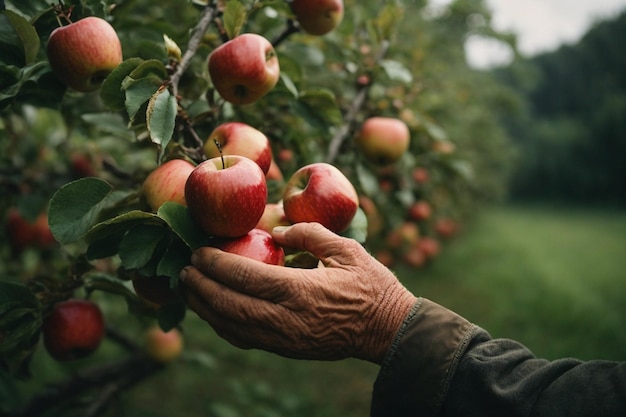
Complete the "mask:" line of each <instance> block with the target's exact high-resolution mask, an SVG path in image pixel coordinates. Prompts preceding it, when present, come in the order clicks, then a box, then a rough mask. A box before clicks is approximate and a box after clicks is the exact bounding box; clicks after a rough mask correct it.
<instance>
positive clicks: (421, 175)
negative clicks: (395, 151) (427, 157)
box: [411, 167, 430, 184]
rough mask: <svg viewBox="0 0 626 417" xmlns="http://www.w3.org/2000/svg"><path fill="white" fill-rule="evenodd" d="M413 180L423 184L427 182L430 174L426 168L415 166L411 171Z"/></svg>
mask: <svg viewBox="0 0 626 417" xmlns="http://www.w3.org/2000/svg"><path fill="white" fill-rule="evenodd" d="M411 176H412V177H413V180H415V182H416V183H418V184H425V183H427V182H428V180H429V178H430V175H429V173H428V170H427V169H426V168H421V167H417V168H415V169H414V170H413V171H412V172H411Z"/></svg>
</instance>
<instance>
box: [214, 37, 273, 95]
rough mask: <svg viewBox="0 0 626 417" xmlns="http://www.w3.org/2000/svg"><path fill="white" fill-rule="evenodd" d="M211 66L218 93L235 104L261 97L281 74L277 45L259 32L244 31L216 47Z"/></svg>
mask: <svg viewBox="0 0 626 417" xmlns="http://www.w3.org/2000/svg"><path fill="white" fill-rule="evenodd" d="M208 68H209V75H210V76H211V81H212V82H213V85H214V86H215V89H216V90H217V92H218V93H219V94H220V96H222V98H223V99H224V100H226V101H228V102H230V103H233V104H250V103H253V102H255V101H257V100H259V99H260V98H261V97H263V96H264V95H265V94H267V93H268V92H269V91H270V90H271V89H272V88H274V86H275V85H276V83H277V82H278V77H279V76H280V66H279V64H278V56H277V55H276V51H275V50H274V47H273V46H272V44H271V43H270V41H268V40H267V39H266V38H264V37H263V36H261V35H258V34H255V33H244V34H242V35H239V36H237V37H235V38H233V39H231V40H229V41H228V42H226V43H224V44H222V45H220V46H219V47H217V48H215V50H214V51H213V52H212V53H211V55H209V62H208Z"/></svg>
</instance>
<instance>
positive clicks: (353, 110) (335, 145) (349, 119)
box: [326, 41, 389, 164]
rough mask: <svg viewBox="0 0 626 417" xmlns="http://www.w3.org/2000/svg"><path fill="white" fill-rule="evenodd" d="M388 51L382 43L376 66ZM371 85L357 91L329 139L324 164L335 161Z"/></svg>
mask: <svg viewBox="0 0 626 417" xmlns="http://www.w3.org/2000/svg"><path fill="white" fill-rule="evenodd" d="M388 50H389V42H388V41H383V42H382V45H381V47H380V51H378V55H377V56H376V64H378V63H379V62H380V61H381V60H382V59H383V58H384V57H385V55H386V54H387V51H388ZM371 85H372V83H371V82H370V83H368V84H367V85H364V86H363V87H362V88H361V89H360V90H359V92H358V93H357V95H356V97H355V98H354V100H353V101H352V104H351V105H350V107H349V108H348V111H347V112H346V115H345V116H344V118H343V121H344V123H343V124H342V125H341V127H340V128H339V130H338V131H337V132H336V133H335V135H334V136H333V138H332V139H331V141H330V144H329V145H328V156H327V157H326V162H328V163H329V164H332V163H333V162H334V161H335V159H337V155H338V154H339V150H340V149H341V145H342V144H343V142H344V141H345V140H346V139H347V138H348V135H349V134H350V131H351V130H352V128H353V127H354V124H355V122H356V118H357V116H358V114H359V111H360V110H361V108H363V104H364V103H365V99H366V98H367V93H368V92H369V89H370V87H371Z"/></svg>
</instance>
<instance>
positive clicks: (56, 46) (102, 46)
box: [46, 16, 122, 92]
mask: <svg viewBox="0 0 626 417" xmlns="http://www.w3.org/2000/svg"><path fill="white" fill-rule="evenodd" d="M46 52H47V55H48V61H49V62H50V67H52V71H53V72H54V73H55V74H56V75H57V77H59V79H60V80H61V81H63V83H65V84H67V85H68V86H69V87H70V88H72V89H74V90H76V91H80V92H89V91H94V90H97V89H98V88H99V87H100V85H101V84H102V81H104V79H105V78H106V77H107V76H108V75H109V73H110V72H111V71H113V70H114V69H115V68H116V67H117V66H118V65H119V64H120V63H121V62H122V45H121V43H120V40H119V38H118V36H117V33H116V32H115V29H113V27H112V26H111V25H110V24H109V23H108V22H107V21H106V20H104V19H101V18H99V17H95V16H90V17H86V18H84V19H81V20H78V21H77V22H74V23H70V24H69V25H67V26H61V27H58V28H56V29H55V30H53V31H52V33H51V34H50V37H49V39H48V44H47V47H46Z"/></svg>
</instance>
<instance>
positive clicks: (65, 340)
mask: <svg viewBox="0 0 626 417" xmlns="http://www.w3.org/2000/svg"><path fill="white" fill-rule="evenodd" d="M42 333H43V342H44V346H45V347H46V350H47V351H48V353H49V354H50V356H52V357H53V358H54V359H56V360H59V361H71V360H74V359H80V358H84V357H85V356H88V355H90V354H91V353H93V352H94V351H95V350H96V349H97V348H98V346H100V342H101V341H102V338H103V337H104V317H103V316H102V312H101V311H100V307H98V305H97V304H95V303H93V302H91V301H88V300H78V299H72V300H67V301H62V302H60V303H57V304H55V306H54V307H53V309H52V312H51V313H50V315H49V316H47V317H46V318H45V319H44V322H43V327H42Z"/></svg>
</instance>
